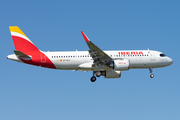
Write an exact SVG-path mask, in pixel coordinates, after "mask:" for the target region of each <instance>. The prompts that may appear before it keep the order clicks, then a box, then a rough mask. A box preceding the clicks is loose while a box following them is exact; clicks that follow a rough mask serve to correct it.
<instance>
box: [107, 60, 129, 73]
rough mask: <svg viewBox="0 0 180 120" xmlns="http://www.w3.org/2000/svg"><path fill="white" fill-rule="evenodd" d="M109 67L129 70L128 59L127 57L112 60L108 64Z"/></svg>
mask: <svg viewBox="0 0 180 120" xmlns="http://www.w3.org/2000/svg"><path fill="white" fill-rule="evenodd" d="M110 67H111V68H113V69H114V70H120V71H125V70H129V60H127V59H123V60H114V61H112V63H111V64H110Z"/></svg>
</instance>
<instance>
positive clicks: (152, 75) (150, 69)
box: [149, 68, 154, 78]
mask: <svg viewBox="0 0 180 120" xmlns="http://www.w3.org/2000/svg"><path fill="white" fill-rule="evenodd" d="M149 71H150V73H151V75H150V77H151V78H153V77H154V74H152V68H149Z"/></svg>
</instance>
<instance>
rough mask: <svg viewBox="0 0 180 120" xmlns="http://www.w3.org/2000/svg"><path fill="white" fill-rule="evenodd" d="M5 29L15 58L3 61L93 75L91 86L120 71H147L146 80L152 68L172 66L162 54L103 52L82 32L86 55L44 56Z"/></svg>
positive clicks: (17, 32)
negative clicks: (99, 78) (97, 78)
mask: <svg viewBox="0 0 180 120" xmlns="http://www.w3.org/2000/svg"><path fill="white" fill-rule="evenodd" d="M9 28H10V32H11V36H12V39H13V42H14V46H15V50H14V53H15V54H11V55H8V56H7V59H10V60H13V61H17V62H21V63H26V64H30V65H35V66H40V67H46V68H51V69H60V70H73V71H77V70H80V71H93V76H92V77H91V78H90V80H91V82H95V81H96V77H100V76H104V77H105V78H120V77H121V71H127V70H129V69H144V68H145V69H149V71H150V73H151V74H150V77H151V78H153V77H154V74H152V69H153V68H160V67H166V66H169V65H171V64H172V63H173V60H172V59H171V58H169V57H167V56H166V55H165V54H163V53H162V52H159V51H154V50H149V49H148V50H116V51H103V50H101V49H100V48H99V47H97V46H96V45H95V44H94V43H92V42H91V41H90V39H89V38H88V37H87V36H86V35H85V34H84V32H83V31H81V33H82V35H83V38H84V40H85V42H86V43H87V45H88V47H89V50H88V51H77V50H76V51H62V52H49V51H48V52H44V51H41V50H39V49H38V48H37V47H36V46H35V45H34V44H33V43H32V42H31V40H30V39H29V38H28V37H27V36H26V35H25V34H24V33H23V32H22V31H21V29H20V28H19V27H18V26H10V27H9ZM95 76H96V77H95Z"/></svg>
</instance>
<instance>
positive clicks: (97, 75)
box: [91, 71, 102, 82]
mask: <svg viewBox="0 0 180 120" xmlns="http://www.w3.org/2000/svg"><path fill="white" fill-rule="evenodd" d="M94 74H96V77H100V76H101V75H102V73H101V71H93V76H92V77H91V82H95V81H96V77H95V76H94Z"/></svg>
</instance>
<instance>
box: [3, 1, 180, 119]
mask: <svg viewBox="0 0 180 120" xmlns="http://www.w3.org/2000/svg"><path fill="white" fill-rule="evenodd" d="M179 4H180V2H179V1H177V0H171V1H169V0H151V1H144V0H128V1H124V0H109V1H108V0H99V1H92V0H88V1H84V0H76V1H73V0H66V1H62V0H57V1H55V0H51V1H48V0H46V1H44V0H32V1H24V0H22V1H21V0H16V1H13V0H10V1H1V4H0V16H1V17H0V23H1V27H0V32H1V35H0V47H1V59H0V60H1V67H0V72H1V76H0V119H1V120H40V119H41V120H50V119H51V120H52V119H53V120H63V119H65V120H72V119H77V120H84V119H86V120H92V119H94V120H109V119H113V120H119V119H123V120H145V119H146V120H160V119H163V120H179V119H180V115H179V113H180V102H179V101H180V88H179V85H180V81H179V80H180V79H179V78H180V77H179V66H180V63H179V62H178V61H179V58H180V57H179V44H180V42H179V39H180V34H179V32H180V24H179V21H180V14H179V12H180V7H179ZM9 26H19V27H20V28H21V29H22V31H23V32H24V33H25V34H26V35H27V36H28V37H29V38H30V39H31V41H32V42H33V43H34V44H35V45H36V46H37V47H38V48H39V49H41V50H43V51H48V50H49V51H73V50H76V49H77V50H79V51H81V50H83V51H85V50H88V47H87V45H86V43H85V42H84V39H83V37H82V35H81V33H80V31H84V32H85V33H86V35H87V36H88V37H89V38H90V40H91V41H92V42H94V43H95V44H96V45H97V46H99V47H100V48H101V49H103V50H134V49H135V50H136V49H137V50H139V49H140V50H143V49H145V50H146V49H148V48H149V49H150V50H157V51H161V52H163V53H164V54H166V55H167V56H169V57H171V58H172V59H173V61H174V63H173V64H172V65H171V66H168V67H165V68H158V69H153V73H154V75H155V77H154V78H153V79H151V78H150V77H149V75H150V73H149V70H148V69H137V70H134V69H131V70H129V71H125V72H122V76H121V78H119V79H104V78H103V77H100V78H98V79H97V81H96V82H95V83H91V82H90V77H91V76H92V72H79V71H77V72H72V71H63V70H52V69H46V68H40V67H35V66H30V65H26V64H22V63H18V62H14V61H10V60H7V59H6V56H7V55H9V54H12V53H13V50H14V49H15V48H14V45H13V41H12V38H11V35H10V32H9Z"/></svg>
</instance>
